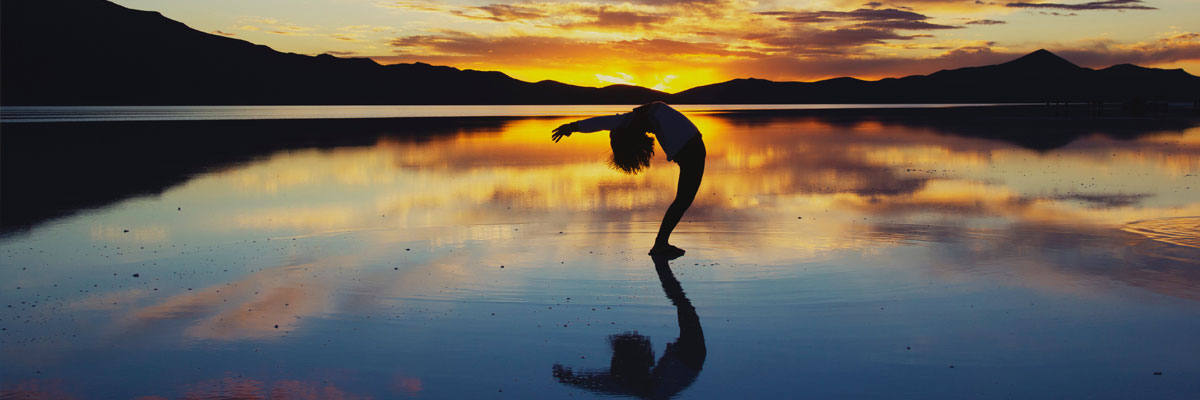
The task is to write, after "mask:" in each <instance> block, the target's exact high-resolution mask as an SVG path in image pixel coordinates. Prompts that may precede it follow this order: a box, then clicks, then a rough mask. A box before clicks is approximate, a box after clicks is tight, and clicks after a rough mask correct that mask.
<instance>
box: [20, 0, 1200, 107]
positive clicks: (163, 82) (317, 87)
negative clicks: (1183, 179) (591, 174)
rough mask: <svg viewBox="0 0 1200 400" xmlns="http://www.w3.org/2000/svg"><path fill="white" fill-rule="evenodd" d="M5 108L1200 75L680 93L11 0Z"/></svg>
mask: <svg viewBox="0 0 1200 400" xmlns="http://www.w3.org/2000/svg"><path fill="white" fill-rule="evenodd" d="M0 59H2V60H3V66H2V68H0V87H3V90H0V104H3V105H9V106H11V105H163V104H640V103H646V102H649V101H653V100H665V101H668V102H672V103H693V104H696V103H931V102H936V103H951V102H1045V101H1096V100H1103V101H1127V100H1129V99H1131V98H1134V97H1141V98H1144V99H1149V100H1186V101H1193V100H1195V99H1196V97H1197V96H1198V95H1197V93H1200V78H1197V77H1195V76H1192V75H1190V74H1188V73H1187V72H1184V71H1183V70H1179V69H1176V70H1163V69H1154V68H1143V67H1138V66H1134V65H1129V64H1122V65H1116V66H1113V67H1109V68H1105V69H1100V70H1093V69H1089V68H1082V67H1079V66H1076V65H1074V64H1072V63H1071V62H1069V61H1067V60H1064V59H1062V58H1060V57H1058V56H1056V55H1054V54H1053V53H1050V52H1048V51H1045V50H1038V51H1036V52H1033V53H1031V54H1029V55H1026V56H1024V57H1021V58H1018V59H1016V60H1013V61H1010V62H1007V63H1003V64H999V65H990V66H982V67H971V68H961V69H955V70H943V71H938V72H935V73H933V74H930V75H927V76H909V77H904V78H888V79H882V80H879V81H863V80H859V79H854V78H836V79H829V80H823V81H818V82H772V81H767V80H761V79H735V80H731V81H728V82H723V83H718V84H714V85H707V86H701V87H696V88H692V89H689V90H686V91H683V92H681V93H677V94H674V95H669V94H666V93H662V92H658V91H654V90H650V89H646V88H641V87H635V86H626V85H613V86H608V87H604V88H590V87H582V86H574V85H568V84H564V83H560V82H554V81H541V82H536V83H532V82H525V81H520V80H517V79H513V78H511V77H509V76H507V75H505V74H503V73H500V72H494V71H491V72H488V71H474V70H459V69H455V68H451V67H440V66H432V65H428V64H423V63H413V64H396V65H386V66H384V65H379V64H377V63H375V62H374V61H372V60H370V59H366V58H338V57H334V56H331V55H320V56H307V55H300V54H293V53H281V52H277V51H274V50H272V49H270V48H268V47H266V46H262V45H255V44H252V43H250V42H246V41H243V40H239V39H233V38H228V37H224V36H219V35H212V34H208V33H204V32H200V31H197V30H194V29H191V28H189V27H187V26H186V25H184V24H182V23H179V22H176V21H173V20H170V19H168V18H166V17H164V16H162V15H161V14H159V13H156V12H150V11H137V10H131V9H127V8H125V7H121V6H119V5H116V4H113V3H111V2H108V1H105V0H4V1H3V2H2V3H0Z"/></svg>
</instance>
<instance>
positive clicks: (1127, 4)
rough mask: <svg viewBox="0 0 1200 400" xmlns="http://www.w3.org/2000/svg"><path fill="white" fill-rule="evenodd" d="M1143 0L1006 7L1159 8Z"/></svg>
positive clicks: (1074, 9)
mask: <svg viewBox="0 0 1200 400" xmlns="http://www.w3.org/2000/svg"><path fill="white" fill-rule="evenodd" d="M1144 4H1145V3H1144V2H1143V1H1142V0H1102V1H1092V2H1087V3H1079V4H1064V3H1026V2H1020V3H1008V4H1005V5H1004V6H1005V7H1012V8H1050V9H1058V10H1072V11H1077V10H1157V8H1154V7H1150V6H1147V5H1144Z"/></svg>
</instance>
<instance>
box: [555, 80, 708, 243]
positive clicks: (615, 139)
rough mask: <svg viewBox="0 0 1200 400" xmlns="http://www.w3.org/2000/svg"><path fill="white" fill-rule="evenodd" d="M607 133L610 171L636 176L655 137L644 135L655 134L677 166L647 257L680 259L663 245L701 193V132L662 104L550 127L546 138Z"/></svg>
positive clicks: (647, 161) (647, 160)
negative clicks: (669, 198)
mask: <svg viewBox="0 0 1200 400" xmlns="http://www.w3.org/2000/svg"><path fill="white" fill-rule="evenodd" d="M603 130H607V131H609V135H608V138H609V144H610V145H611V146H612V152H613V155H612V160H611V164H612V166H613V167H615V168H617V169H619V170H621V171H623V172H625V173H628V174H636V173H638V172H641V171H642V170H643V169H645V168H646V167H648V166H650V158H651V157H653V156H654V139H652V138H650V136H648V135H646V132H651V133H654V137H656V138H658V144H659V146H662V148H663V152H665V153H667V161H674V162H675V163H676V164H679V186H678V188H677V189H676V192H675V201H673V202H671V206H670V207H668V208H667V213H666V215H664V216H663V220H662V225H660V226H659V228H658V237H656V238H655V239H654V247H653V248H651V249H650V255H654V256H662V257H667V258H675V257H679V256H681V255H683V253H684V251H683V249H681V248H678V247H675V246H672V245H671V244H670V243H668V242H667V241H668V239H670V238H671V231H674V230H675V225H677V224H679V220H680V219H681V218H683V213H684V211H687V209H688V207H690V206H691V205H692V200H694V199H695V198H696V191H698V190H699V189H700V180H701V179H702V178H704V158H705V157H706V155H707V152H706V150H705V149H704V140H703V139H701V138H700V130H699V129H697V128H696V125H695V124H693V123H692V121H690V120H688V118H687V117H686V116H684V115H683V114H682V113H680V112H679V111H676V110H675V109H674V108H671V106H668V105H667V104H666V103H663V102H661V101H656V102H653V103H650V104H646V105H643V106H640V107H638V108H635V109H633V111H631V112H627V113H624V114H617V115H609V116H603V117H594V118H588V119H585V120H580V121H575V122H572V123H569V124H563V125H562V126H559V127H558V128H555V129H554V134H553V135H551V136H550V138H551V139H553V140H554V142H555V143H558V141H559V140H561V139H562V138H563V137H564V136H571V133H574V132H596V131H603Z"/></svg>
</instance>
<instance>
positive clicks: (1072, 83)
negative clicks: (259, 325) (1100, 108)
mask: <svg viewBox="0 0 1200 400" xmlns="http://www.w3.org/2000/svg"><path fill="white" fill-rule="evenodd" d="M1135 97H1142V98H1143V99H1146V100H1151V101H1153V100H1171V101H1195V100H1198V99H1200V77H1196V76H1193V75H1191V74H1188V73H1187V72H1185V71H1184V70H1182V69H1172V70H1166V69H1158V68H1143V67H1139V66H1136V65H1131V64H1121V65H1115V66H1112V67H1108V68H1105V69H1100V70H1093V69H1090V68H1084V67H1080V66H1078V65H1075V64H1072V63H1071V62H1070V61H1067V60H1065V59H1063V58H1062V57H1059V56H1057V55H1055V54H1054V53H1051V52H1049V51H1046V50H1038V51H1035V52H1033V53H1029V54H1028V55H1025V56H1023V57H1020V58H1018V59H1016V60H1012V61H1009V62H1006V63H1003V64H998V65H988V66H982V67H968V68H959V69H953V70H941V71H938V72H934V73H933V74H930V75H913V76H908V77H904V78H887V79H882V80H878V81H863V80H859V79H854V78H835V79H828V80H823V81H817V82H772V81H767V80H762V79H734V80H731V81H728V82H722V83H717V84H713V85H707V86H700V87H696V88H692V89H688V90H685V91H683V92H680V93H676V94H674V95H672V96H671V99H670V100H671V101H673V102H675V103H993V102H999V103H1011V102H1045V101H1072V102H1087V101H1109V102H1114V101H1127V100H1130V99H1132V98H1135Z"/></svg>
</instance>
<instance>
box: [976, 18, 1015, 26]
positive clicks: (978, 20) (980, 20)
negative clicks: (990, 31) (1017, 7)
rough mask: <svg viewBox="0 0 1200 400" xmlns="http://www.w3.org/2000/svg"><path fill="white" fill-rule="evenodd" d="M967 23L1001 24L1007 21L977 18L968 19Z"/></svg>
mask: <svg viewBox="0 0 1200 400" xmlns="http://www.w3.org/2000/svg"><path fill="white" fill-rule="evenodd" d="M966 24H967V25H1000V24H1007V22H1004V21H1000V20H994V19H977V20H974V21H967V22H966Z"/></svg>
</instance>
